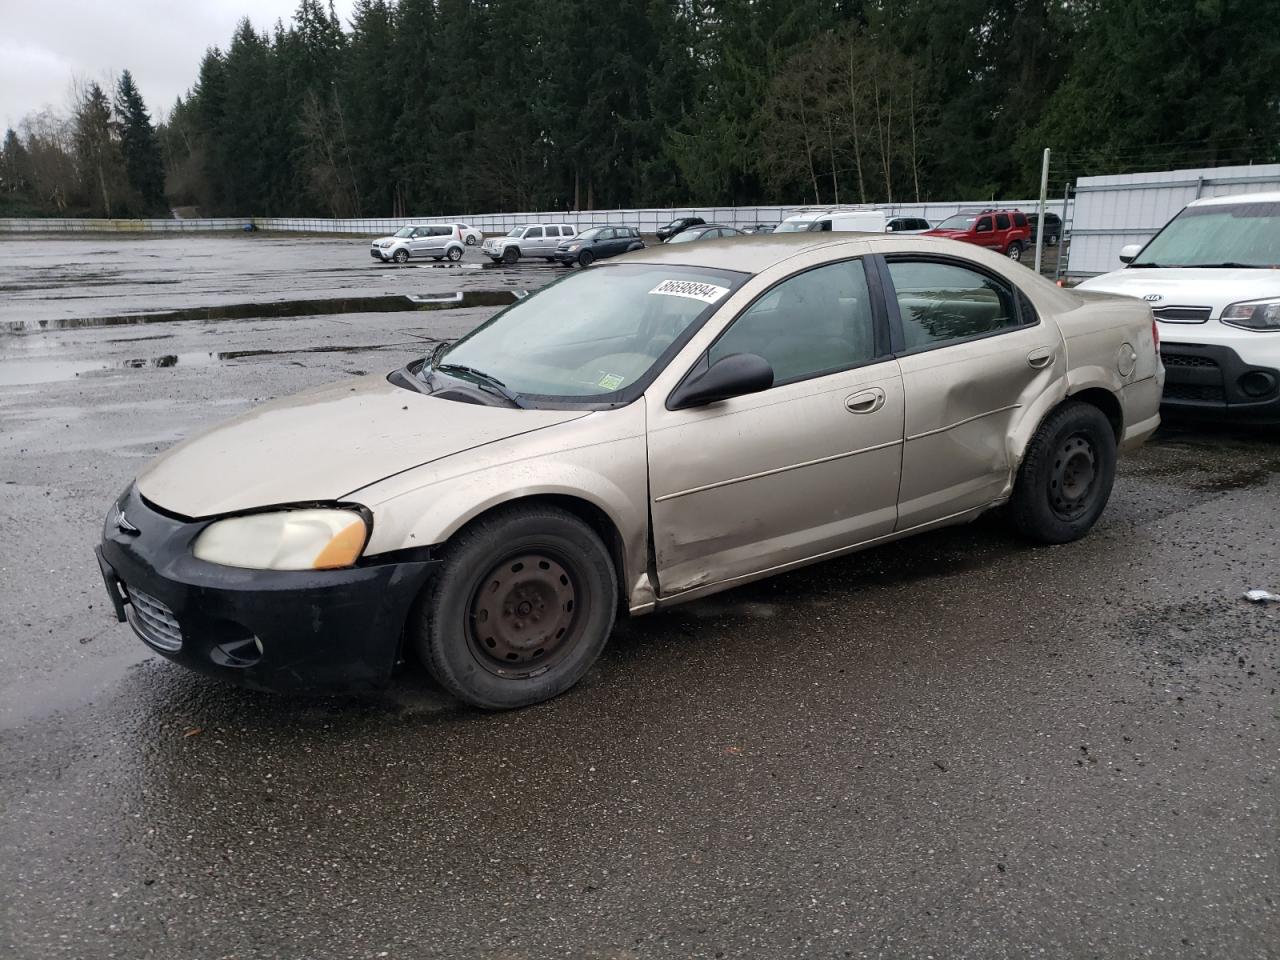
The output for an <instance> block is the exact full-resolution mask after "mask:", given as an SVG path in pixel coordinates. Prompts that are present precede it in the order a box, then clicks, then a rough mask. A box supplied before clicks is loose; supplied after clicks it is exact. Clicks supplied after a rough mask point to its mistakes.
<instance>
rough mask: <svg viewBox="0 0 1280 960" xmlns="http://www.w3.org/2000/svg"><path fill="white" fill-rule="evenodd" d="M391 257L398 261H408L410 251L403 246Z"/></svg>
mask: <svg viewBox="0 0 1280 960" xmlns="http://www.w3.org/2000/svg"><path fill="white" fill-rule="evenodd" d="M391 259H392V260H394V261H395V262H396V263H408V262H409V251H408V250H405V249H404V248H403V247H401V248H400V249H399V250H397V251H396V252H395V253H393V254H392V255H391Z"/></svg>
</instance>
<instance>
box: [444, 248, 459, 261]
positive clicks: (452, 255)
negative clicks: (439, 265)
mask: <svg viewBox="0 0 1280 960" xmlns="http://www.w3.org/2000/svg"><path fill="white" fill-rule="evenodd" d="M446 256H447V257H448V258H449V262H450V263H457V262H458V261H459V260H461V259H462V248H461V247H450V248H449V252H448V253H447V254H446Z"/></svg>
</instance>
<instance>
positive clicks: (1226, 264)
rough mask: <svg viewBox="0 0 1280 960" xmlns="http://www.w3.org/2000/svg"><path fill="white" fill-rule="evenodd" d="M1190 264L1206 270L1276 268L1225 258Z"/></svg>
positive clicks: (1269, 265) (1264, 264) (1270, 265)
mask: <svg viewBox="0 0 1280 960" xmlns="http://www.w3.org/2000/svg"><path fill="white" fill-rule="evenodd" d="M1188 266H1192V267H1199V268H1202V269H1205V270H1214V269H1219V268H1222V269H1228V270H1231V269H1235V270H1238V269H1244V270H1274V269H1275V266H1274V265H1272V264H1266V263H1238V262H1236V261H1235V260H1225V261H1223V262H1222V263H1192V264H1188Z"/></svg>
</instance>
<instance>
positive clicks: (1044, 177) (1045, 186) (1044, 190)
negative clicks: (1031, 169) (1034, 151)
mask: <svg viewBox="0 0 1280 960" xmlns="http://www.w3.org/2000/svg"><path fill="white" fill-rule="evenodd" d="M1048 197H1049V148H1048V147H1045V148H1044V164H1043V166H1041V167H1040V218H1039V219H1038V220H1037V221H1036V273H1039V272H1040V260H1041V258H1042V257H1043V256H1044V205H1045V201H1046V200H1047V199H1048Z"/></svg>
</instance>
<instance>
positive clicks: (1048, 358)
mask: <svg viewBox="0 0 1280 960" xmlns="http://www.w3.org/2000/svg"><path fill="white" fill-rule="evenodd" d="M1056 353H1057V351H1055V350H1054V349H1053V348H1052V347H1040V348H1039V349H1036V350H1032V351H1031V352H1030V353H1028V354H1027V363H1029V364H1031V366H1033V367H1035V368H1036V369H1037V370H1043V369H1044V368H1045V367H1047V366H1049V364H1051V363H1053V358H1054V355H1055V354H1056Z"/></svg>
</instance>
